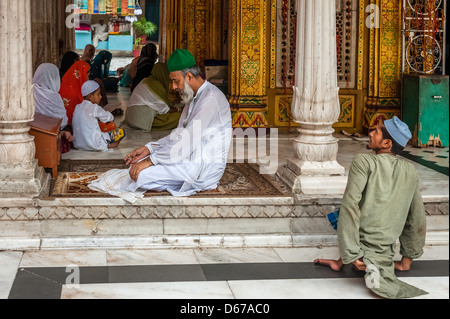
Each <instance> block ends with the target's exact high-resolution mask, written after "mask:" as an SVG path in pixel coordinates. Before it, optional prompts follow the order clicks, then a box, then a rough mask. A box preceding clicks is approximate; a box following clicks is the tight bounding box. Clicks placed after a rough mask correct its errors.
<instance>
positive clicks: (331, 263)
mask: <svg viewBox="0 0 450 319" xmlns="http://www.w3.org/2000/svg"><path fill="white" fill-rule="evenodd" d="M314 263H315V264H316V265H324V266H328V267H330V268H331V269H333V270H334V271H341V269H342V267H343V266H344V263H343V262H342V259H339V260H333V259H316V260H314Z"/></svg>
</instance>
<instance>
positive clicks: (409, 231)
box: [400, 181, 426, 259]
mask: <svg viewBox="0 0 450 319" xmlns="http://www.w3.org/2000/svg"><path fill="white" fill-rule="evenodd" d="M425 237H426V215H425V207H424V205H423V199H422V195H421V194H420V190H419V182H418V181H417V184H416V190H415V192H414V197H413V199H412V202H411V207H410V209H409V213H408V217H407V219H406V223H405V227H404V228H403V232H402V234H401V235H400V254H401V255H402V256H405V257H408V258H413V259H415V258H419V257H420V256H422V254H423V247H424V246H425Z"/></svg>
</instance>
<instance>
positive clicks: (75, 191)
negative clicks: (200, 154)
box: [50, 160, 290, 198]
mask: <svg viewBox="0 0 450 319" xmlns="http://www.w3.org/2000/svg"><path fill="white" fill-rule="evenodd" d="M126 168H128V167H127V166H126V165H125V163H124V161H123V160H98V161H97V160H64V161H62V162H61V164H60V167H59V173H58V177H57V179H56V180H54V181H53V183H52V186H51V189H50V197H58V198H74V197H77V198H80V197H82V198H86V197H87V198H101V197H113V196H110V195H108V194H105V193H99V192H96V191H93V190H91V189H90V188H89V187H88V184H89V183H91V182H92V181H94V180H96V179H97V178H98V176H99V175H101V174H102V173H104V172H106V171H109V170H111V169H126ZM151 196H172V195H171V194H170V193H169V192H154V191H148V192H147V193H146V194H145V197H151ZM194 196H195V197H248V196H251V197H258V196H259V197H285V196H290V195H289V194H288V192H287V191H286V190H284V189H283V186H282V185H281V184H280V183H278V182H277V181H275V180H273V179H272V178H271V177H270V176H267V175H261V174H260V173H259V168H258V166H257V165H256V164H250V163H230V164H228V165H227V168H226V169H225V173H224V175H223V177H222V180H221V181H220V184H219V187H218V188H217V189H216V190H211V191H205V192H201V193H198V194H196V195H193V196H192V197H194Z"/></svg>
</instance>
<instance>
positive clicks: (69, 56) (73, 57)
mask: <svg viewBox="0 0 450 319" xmlns="http://www.w3.org/2000/svg"><path fill="white" fill-rule="evenodd" d="M77 61H80V56H79V55H78V53H76V52H73V51H67V52H66V53H64V56H63V58H62V60H61V67H60V68H59V76H60V77H61V80H62V78H63V77H64V75H65V74H66V72H67V71H69V69H70V67H71V66H72V65H73V64H74V63H75V62H77Z"/></svg>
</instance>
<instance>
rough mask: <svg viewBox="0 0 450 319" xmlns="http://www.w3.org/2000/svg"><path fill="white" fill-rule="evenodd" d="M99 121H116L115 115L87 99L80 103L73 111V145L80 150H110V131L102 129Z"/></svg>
mask: <svg viewBox="0 0 450 319" xmlns="http://www.w3.org/2000/svg"><path fill="white" fill-rule="evenodd" d="M98 121H100V122H103V123H107V122H112V121H114V115H112V114H111V112H108V111H105V110H104V109H102V108H101V107H100V106H98V105H97V104H93V103H91V102H89V101H87V100H84V101H83V103H81V104H78V105H77V106H76V108H75V111H74V112H73V120H72V127H73V139H74V140H73V145H74V146H75V148H77V149H79V150H85V151H102V152H106V151H108V150H109V149H108V145H109V142H108V141H109V140H110V139H111V137H110V135H109V133H104V132H102V131H101V130H100V126H99V125H98Z"/></svg>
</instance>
